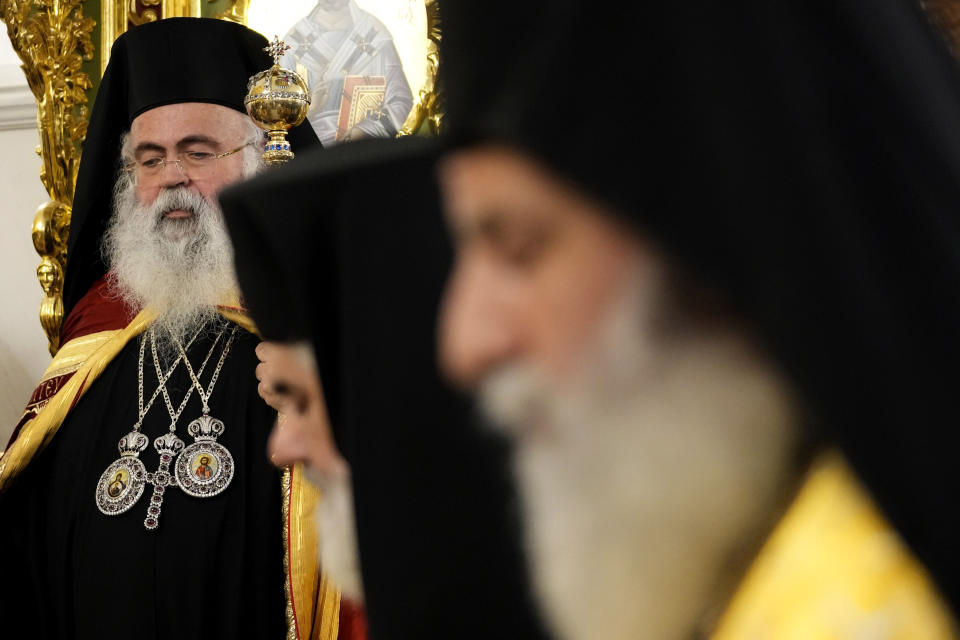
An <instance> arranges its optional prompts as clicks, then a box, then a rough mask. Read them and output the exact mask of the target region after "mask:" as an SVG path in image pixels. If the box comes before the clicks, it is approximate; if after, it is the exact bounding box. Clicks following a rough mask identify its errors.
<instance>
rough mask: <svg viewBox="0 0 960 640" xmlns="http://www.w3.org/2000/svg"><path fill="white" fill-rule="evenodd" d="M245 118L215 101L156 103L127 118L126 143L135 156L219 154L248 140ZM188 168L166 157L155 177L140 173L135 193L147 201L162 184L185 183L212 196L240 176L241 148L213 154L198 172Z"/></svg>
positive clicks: (176, 214) (173, 214)
mask: <svg viewBox="0 0 960 640" xmlns="http://www.w3.org/2000/svg"><path fill="white" fill-rule="evenodd" d="M245 118H246V117H245V116H244V115H243V114H241V113H239V112H237V111H235V110H234V109H230V108H229V107H224V106H222V105H218V104H206V103H201V102H185V103H180V104H169V105H165V106H162V107H157V108H156V109H151V110H149V111H146V112H144V113H142V114H140V115H139V116H137V117H136V119H135V120H134V121H133V123H132V124H131V126H130V149H131V151H132V153H133V156H134V160H136V161H142V160H143V159H146V158H151V157H160V158H164V159H166V160H173V159H175V158H177V157H178V154H185V153H193V152H202V153H212V154H215V155H216V154H220V153H223V152H225V151H230V150H232V149H235V148H237V147H239V146H240V145H241V144H243V143H244V142H246V140H244V139H243V135H242V133H241V132H245V131H246V129H245V128H244V127H243V126H242V123H243V121H244V120H245ZM181 157H182V156H181ZM190 173H191V172H190V171H189V170H188V169H186V167H184V170H183V171H180V169H179V168H178V167H177V165H176V163H175V162H169V163H168V164H167V165H166V166H164V167H163V169H161V172H160V175H159V176H157V177H156V178H151V179H150V180H144V179H142V178H141V179H138V181H137V199H138V200H139V201H140V203H141V204H150V203H152V202H153V201H154V200H156V198H157V196H158V195H159V194H160V192H161V191H162V190H163V189H171V188H175V187H185V188H186V189H189V190H190V191H193V192H194V193H197V194H199V195H201V196H203V198H205V199H206V200H208V201H212V200H213V198H214V197H215V196H216V194H217V193H218V192H219V191H220V189H222V188H224V187H225V186H227V185H228V184H230V183H232V182H236V181H237V180H240V178H242V177H243V154H242V153H234V154H232V155H229V156H227V157H224V158H220V159H219V160H213V161H212V162H211V164H210V167H209V168H205V169H204V170H203V172H202V174H196V172H194V173H195V175H190ZM190 215H191V212H189V211H182V210H174V211H170V212H168V213H167V214H166V216H167V217H168V218H170V219H178V218H188V217H190Z"/></svg>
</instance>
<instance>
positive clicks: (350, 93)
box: [281, 0, 413, 146]
mask: <svg viewBox="0 0 960 640" xmlns="http://www.w3.org/2000/svg"><path fill="white" fill-rule="evenodd" d="M284 41H285V42H286V43H287V44H289V45H290V46H291V47H292V49H291V50H290V51H289V52H288V53H287V55H286V56H285V57H284V59H283V61H282V62H281V64H282V65H283V66H285V67H287V68H289V69H298V70H301V71H306V78H305V79H306V80H307V83H308V84H309V85H310V91H311V96H310V97H311V101H312V102H311V105H310V111H309V113H308V114H307V119H308V120H309V121H310V124H311V126H313V129H314V131H316V133H317V136H318V137H319V138H320V142H322V143H323V145H324V146H329V145H331V144H336V143H338V142H344V141H347V140H356V139H358V138H366V137H376V138H392V137H394V136H396V135H397V132H398V131H399V130H400V128H401V127H402V126H403V122H404V120H405V119H406V117H407V114H408V113H410V109H411V107H413V94H412V93H411V92H410V85H409V84H408V83H407V78H406V75H404V72H403V65H402V63H401V62H400V56H399V55H398V54H397V49H396V47H395V46H394V44H393V36H392V35H391V34H390V31H389V30H387V28H386V27H385V26H384V25H383V23H382V22H380V21H379V20H377V18H375V17H374V16H373V15H371V14H369V13H367V12H366V11H364V10H363V9H361V8H359V7H358V6H357V5H356V3H355V2H354V0H320V1H319V2H317V5H316V7H314V9H313V11H311V12H310V14H309V15H307V16H306V17H305V18H303V19H302V20H300V21H299V22H297V23H296V24H295V25H294V26H293V28H292V29H291V30H290V31H289V33H287V35H286V36H285V37H284ZM298 67H299V68H298Z"/></svg>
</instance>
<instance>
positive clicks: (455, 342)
mask: <svg viewBox="0 0 960 640" xmlns="http://www.w3.org/2000/svg"><path fill="white" fill-rule="evenodd" d="M441 182H442V186H443V188H444V197H445V201H446V211H447V215H448V220H449V224H450V227H451V230H452V233H453V236H454V240H455V243H456V245H457V261H456V265H455V268H454V272H453V275H452V277H451V280H450V283H449V285H448V289H447V295H446V300H445V305H444V308H443V312H442V319H441V340H440V355H441V363H442V365H443V368H444V370H445V371H446V373H447V374H448V375H449V376H450V377H451V378H452V379H453V380H455V381H457V382H459V383H460V384H461V385H465V386H472V385H474V384H476V383H477V382H478V381H479V380H480V379H482V378H483V376H484V375H485V374H487V373H489V372H490V371H492V370H494V369H496V368H497V367H498V366H500V365H503V364H505V363H507V362H510V361H515V360H522V361H524V362H526V363H527V364H529V365H531V366H533V367H536V368H537V369H539V370H540V371H542V372H543V373H544V374H546V375H548V376H551V377H555V378H562V377H564V376H565V375H566V374H567V373H569V371H570V369H571V367H573V366H574V364H575V360H576V357H577V354H578V352H579V351H580V349H581V348H582V347H583V346H584V344H585V342H586V341H587V340H588V339H589V337H590V335H591V333H592V332H593V330H594V328H595V326H596V324H597V322H598V319H599V317H600V314H601V312H602V310H603V309H604V308H605V307H606V306H607V304H608V302H609V301H610V299H611V297H612V296H613V295H614V292H615V291H617V290H618V289H619V288H620V287H621V286H622V283H623V281H624V278H625V277H626V276H627V274H628V273H629V272H630V270H631V268H632V267H633V266H634V265H636V264H637V262H638V261H642V260H643V255H644V254H643V252H642V251H641V244H640V241H639V239H638V238H637V237H636V236H635V234H633V233H629V232H628V231H627V230H626V229H624V228H623V227H621V226H620V224H618V223H617V222H615V221H614V219H613V218H612V217H611V216H610V215H608V214H607V212H606V211H605V210H604V209H603V208H602V207H601V206H600V205H599V204H597V203H595V202H593V201H591V200H589V199H587V198H586V197H584V196H582V195H580V194H579V193H577V192H576V191H575V190H574V189H572V188H571V187H569V186H567V185H566V184H564V183H562V182H561V181H559V180H558V179H557V178H555V177H553V176H552V175H550V174H549V173H547V171H546V170H544V169H542V168H540V167H539V166H538V165H536V164H535V163H534V162H532V161H531V160H529V159H528V158H526V157H524V156H522V155H520V154H519V153H516V152H514V151H510V150H508V149H506V148H500V147H483V148H479V149H473V150H467V151H461V152H458V153H456V154H454V155H453V156H451V157H449V158H448V159H446V160H445V161H444V163H443V165H442V166H441Z"/></svg>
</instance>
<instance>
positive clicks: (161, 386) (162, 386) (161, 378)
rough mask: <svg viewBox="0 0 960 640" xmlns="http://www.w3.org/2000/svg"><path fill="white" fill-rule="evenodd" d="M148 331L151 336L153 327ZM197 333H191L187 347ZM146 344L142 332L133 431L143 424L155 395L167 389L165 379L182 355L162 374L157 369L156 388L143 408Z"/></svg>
mask: <svg viewBox="0 0 960 640" xmlns="http://www.w3.org/2000/svg"><path fill="white" fill-rule="evenodd" d="M150 332H151V336H152V333H153V329H151V330H150ZM199 335H200V331H197V332H196V333H195V334H193V337H192V338H190V342H188V343H187V349H189V348H190V345H192V344H193V341H194V340H196V339H197V336H199ZM146 346H147V335H146V334H144V335H143V336H142V337H141V338H140V359H139V361H138V367H137V421H136V423H134V425H133V430H134V431H139V430H140V427H141V426H142V425H143V419H144V418H145V417H146V415H147V412H148V411H150V407H152V406H153V402H154V400H156V399H157V396H158V395H160V391H161V390H163V391H166V390H167V380H169V379H170V376H171V375H173V371H174V369H176V368H177V365H178V364H180V359H181V358H182V357H183V356H182V355H180V356H177V359H176V360H174V361H173V364H172V365H170V370H169V371H167V372H166V373H165V374H163V375H160V369H157V382H158V384H157V388H156V389H154V391H153V395H152V396H150V400H149V401H148V402H147V406H146V408H144V406H143V353H144V350H145V348H146Z"/></svg>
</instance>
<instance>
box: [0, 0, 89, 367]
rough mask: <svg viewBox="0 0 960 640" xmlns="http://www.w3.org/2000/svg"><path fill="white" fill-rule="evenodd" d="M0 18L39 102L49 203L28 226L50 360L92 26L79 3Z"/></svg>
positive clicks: (19, 8) (32, 5)
mask: <svg viewBox="0 0 960 640" xmlns="http://www.w3.org/2000/svg"><path fill="white" fill-rule="evenodd" d="M0 14H2V17H3V21H4V22H5V23H6V25H7V33H8V34H9V36H10V42H11V43H12V44H13V48H14V50H15V51H16V52H17V55H18V56H19V57H20V60H21V61H22V62H23V65H22V68H23V72H24V74H26V77H27V84H28V85H29V86H30V91H31V92H32V93H33V95H34V97H35V98H36V100H37V126H38V129H39V132H40V146H39V148H38V152H39V153H40V155H41V156H42V158H43V169H42V170H41V172H40V180H41V182H42V183H43V186H44V187H45V188H46V190H47V193H48V194H49V196H50V202H48V203H46V204H44V205H43V206H41V207H40V209H39V210H38V211H37V213H36V215H35V217H34V221H33V245H34V247H35V248H36V250H37V253H39V254H40V258H41V260H40V265H39V266H38V267H37V278H38V279H39V280H40V286H41V287H42V288H43V293H44V297H43V301H42V302H41V306H40V323H41V325H42V326H43V329H44V331H45V332H46V334H47V339H48V340H49V347H50V352H51V353H56V351H57V349H58V348H59V346H60V323H61V321H62V320H63V272H64V265H65V263H66V256H67V232H68V230H69V226H70V205H71V203H72V202H73V191H74V187H75V185H76V179H77V169H78V168H79V166H80V146H81V144H82V143H83V140H84V138H85V137H86V134H87V121H88V116H89V111H88V108H87V94H86V91H87V89H89V88H90V86H91V83H90V78H89V77H88V76H87V74H86V73H84V72H83V71H81V64H82V63H83V60H91V59H92V58H93V42H92V41H91V39H90V32H91V31H92V30H93V26H94V21H93V20H92V19H90V18H87V17H85V16H84V15H83V12H82V1H81V0H32V1H31V0H5V1H2V2H0Z"/></svg>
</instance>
